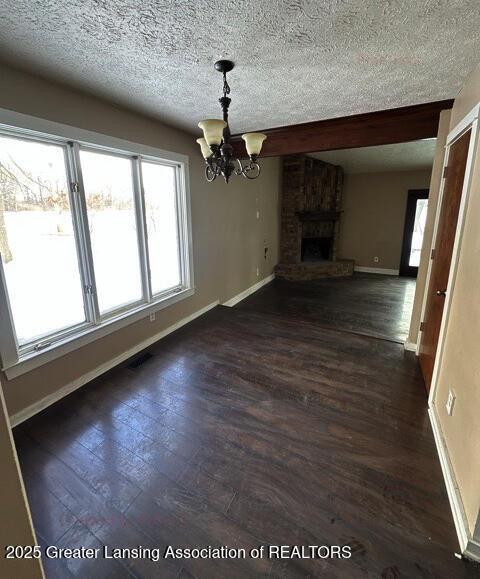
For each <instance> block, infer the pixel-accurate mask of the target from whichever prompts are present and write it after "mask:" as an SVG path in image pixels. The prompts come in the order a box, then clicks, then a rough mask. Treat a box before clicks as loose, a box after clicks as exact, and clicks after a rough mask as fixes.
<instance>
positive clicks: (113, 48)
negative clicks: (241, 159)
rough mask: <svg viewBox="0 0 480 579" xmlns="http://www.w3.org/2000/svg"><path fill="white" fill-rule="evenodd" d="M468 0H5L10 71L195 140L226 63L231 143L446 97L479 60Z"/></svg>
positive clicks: (212, 113) (1, 21) (478, 24)
mask: <svg viewBox="0 0 480 579" xmlns="http://www.w3.org/2000/svg"><path fill="white" fill-rule="evenodd" d="M479 29H480V3H479V2H478V0H427V1H422V2H419V1H418V0H404V1H401V0H390V1H389V0H382V1H373V0H370V1H366V0H322V1H315V0H289V1H281V0H243V1H242V0H235V1H225V0H219V1H217V0H183V1H182V0H176V1H166V0H164V1H161V0H141V1H140V2H138V1H133V0H69V1H68V2H65V1H64V0H16V1H15V2H5V1H4V2H2V3H0V49H1V58H3V59H4V60H5V61H6V62H8V63H9V64H11V65H13V66H17V67H19V68H22V69H25V70H28V71H31V72H35V73H36V74H39V75H41V76H44V77H47V78H51V79H53V80H57V81H60V82H63V83H66V84H68V85H70V86H73V87H75V88H79V89H82V90H84V91H86V92H89V93H93V94H95V95H97V96H100V97H103V98H106V99H108V100H111V101H113V102H115V103H118V104H119V105H122V106H126V107H129V108H132V109H135V110H137V111H140V112H143V113H145V114H147V115H150V116H154V117H156V118H159V119H161V120H163V121H165V122H167V123H170V124H172V125H175V126H178V127H181V128H184V129H187V130H189V131H192V132H193V131H195V132H199V130H198V129H197V128H196V123H197V122H198V120H200V119H202V118H206V117H218V116H219V113H220V109H219V106H218V102H217V98H218V97H219V96H220V92H221V85H222V83H221V76H220V74H219V73H217V72H215V71H214V69H213V63H214V62H215V61H216V60H218V59H219V58H230V59H232V60H234V61H235V63H236V68H235V70H234V71H233V72H232V73H231V74H230V76H229V78H230V84H231V86H232V95H231V96H232V97H233V103H232V107H231V126H232V131H233V132H239V131H244V130H251V129H260V128H267V127H273V126H279V125H289V124H292V123H300V122H307V121H312V120H318V119H324V118H332V117H336V116H344V115H351V114H356V113H363V112H369V111H374V110H381V109H387V108H392V107H399V106H406V105H411V104H416V103H421V102H428V101H434V100H439V99H445V98H450V97H454V96H455V95H456V93H457V91H458V90H459V88H460V86H461V85H462V82H463V80H464V79H465V77H466V76H467V74H468V73H469V72H470V70H471V69H473V67H474V66H475V64H476V63H477V60H478V54H479V53H480V33H479Z"/></svg>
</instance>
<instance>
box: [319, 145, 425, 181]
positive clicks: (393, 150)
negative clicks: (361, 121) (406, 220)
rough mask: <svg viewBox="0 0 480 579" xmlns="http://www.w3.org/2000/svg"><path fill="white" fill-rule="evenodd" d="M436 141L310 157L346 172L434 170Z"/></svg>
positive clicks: (382, 146)
mask: <svg viewBox="0 0 480 579" xmlns="http://www.w3.org/2000/svg"><path fill="white" fill-rule="evenodd" d="M435 147H436V139H423V140H421V141H410V142H408V143H395V144H393V145H380V146H375V147H361V148H358V147H357V148H356V149H341V150H337V151H321V152H320V153H311V154H310V157H314V158H315V159H321V160H322V161H325V162H326V163H332V164H333V165H341V167H342V169H343V171H344V173H379V172H384V171H420V170H422V169H431V168H432V165H433V157H434V155H435Z"/></svg>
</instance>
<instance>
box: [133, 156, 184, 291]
mask: <svg viewBox="0 0 480 579" xmlns="http://www.w3.org/2000/svg"><path fill="white" fill-rule="evenodd" d="M142 177H143V187H144V192H145V216H146V220H147V235H148V249H149V252H150V271H151V279H152V292H153V293H154V294H157V293H160V292H162V291H165V290H166V289H168V288H171V287H175V286H177V285H178V284H179V283H180V255H179V244H178V241H179V240H178V223H177V207H176V195H175V187H176V184H175V171H174V170H173V167H165V165H159V164H158V163H148V162H143V163H142Z"/></svg>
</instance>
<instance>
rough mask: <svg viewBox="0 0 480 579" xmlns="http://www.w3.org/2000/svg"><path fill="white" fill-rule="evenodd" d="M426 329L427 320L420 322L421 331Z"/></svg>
mask: <svg viewBox="0 0 480 579" xmlns="http://www.w3.org/2000/svg"><path fill="white" fill-rule="evenodd" d="M424 329H425V322H420V331H421V332H423V330H424Z"/></svg>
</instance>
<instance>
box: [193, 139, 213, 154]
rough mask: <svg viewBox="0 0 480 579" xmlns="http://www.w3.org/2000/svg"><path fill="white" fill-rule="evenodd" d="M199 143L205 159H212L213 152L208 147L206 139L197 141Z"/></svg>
mask: <svg viewBox="0 0 480 579" xmlns="http://www.w3.org/2000/svg"><path fill="white" fill-rule="evenodd" d="M197 143H198V144H199V145H200V149H202V155H203V158H204V159H208V157H210V155H211V154H212V151H210V147H209V146H208V144H207V141H206V140H205V139H204V138H201V139H197Z"/></svg>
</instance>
